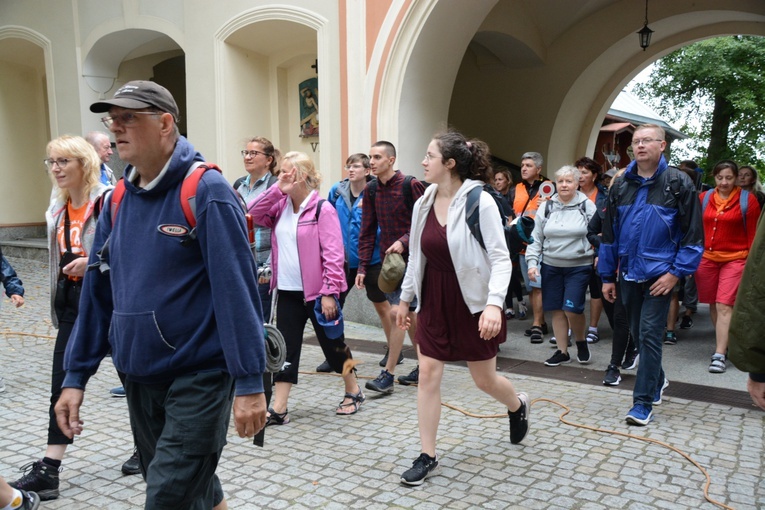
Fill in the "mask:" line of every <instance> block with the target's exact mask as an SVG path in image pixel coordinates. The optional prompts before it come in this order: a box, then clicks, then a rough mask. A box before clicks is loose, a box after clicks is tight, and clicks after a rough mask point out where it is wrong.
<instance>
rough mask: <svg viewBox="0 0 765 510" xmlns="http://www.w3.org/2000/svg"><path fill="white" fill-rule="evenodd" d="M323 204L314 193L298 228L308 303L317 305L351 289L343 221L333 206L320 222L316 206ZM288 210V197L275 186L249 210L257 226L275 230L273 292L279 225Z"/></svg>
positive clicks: (325, 208)
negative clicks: (323, 298)
mask: <svg viewBox="0 0 765 510" xmlns="http://www.w3.org/2000/svg"><path fill="white" fill-rule="evenodd" d="M319 200H320V197H319V194H318V193H313V195H312V196H311V199H310V200H309V201H308V205H306V208H305V209H304V210H303V212H302V213H301V215H300V218H299V219H298V224H297V249H298V257H299V259H300V274H301V279H302V282H303V294H304V295H305V300H306V301H313V300H315V299H316V298H317V297H319V296H335V297H339V296H340V293H341V292H344V291H345V290H346V289H347V288H348V284H347V283H346V281H345V271H344V269H343V263H344V261H345V252H344V248H343V234H342V231H341V230H340V221H339V220H338V219H337V212H336V211H335V208H334V207H332V205H331V204H324V205H322V208H321V212H320V213H319V218H318V221H317V220H316V206H317V204H318V202H319ZM286 207H289V201H288V197H287V195H285V194H284V193H282V190H280V189H279V186H271V187H270V188H269V189H268V191H267V192H265V193H263V194H261V195H260V196H259V197H258V198H256V199H255V200H254V201H252V202H251V203H250V204H249V205H248V207H247V208H248V212H249V213H250V214H251V215H252V219H253V221H254V222H255V223H256V224H258V225H262V226H264V227H266V228H270V229H271V272H272V277H271V291H272V292H273V290H274V289H276V288H277V285H278V283H277V281H276V280H277V275H278V274H279V271H278V269H279V243H278V242H277V239H276V224H277V223H278V222H279V218H280V217H281V215H282V213H283V212H284V209H285V208H286Z"/></svg>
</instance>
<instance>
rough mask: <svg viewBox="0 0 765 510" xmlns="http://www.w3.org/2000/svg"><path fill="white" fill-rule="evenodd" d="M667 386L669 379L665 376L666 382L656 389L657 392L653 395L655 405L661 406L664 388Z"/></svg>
mask: <svg viewBox="0 0 765 510" xmlns="http://www.w3.org/2000/svg"><path fill="white" fill-rule="evenodd" d="M667 386H669V380H668V379H667V378H666V377H665V378H664V383H663V384H662V385H661V387H660V388H659V389H658V390H656V394H655V395H654V396H653V405H655V406H660V405H661V397H662V395H664V390H666V389H667Z"/></svg>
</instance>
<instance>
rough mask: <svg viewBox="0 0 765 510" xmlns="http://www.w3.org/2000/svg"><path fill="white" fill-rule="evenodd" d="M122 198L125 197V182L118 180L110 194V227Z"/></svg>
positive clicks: (115, 218) (115, 217)
mask: <svg viewBox="0 0 765 510" xmlns="http://www.w3.org/2000/svg"><path fill="white" fill-rule="evenodd" d="M124 196H125V181H124V180H123V179H120V180H119V181H117V184H115V185H114V189H113V190H112V193H111V212H112V227H114V222H115V221H116V220H117V211H118V210H119V208H120V202H122V197H124ZM102 209H103V207H102Z"/></svg>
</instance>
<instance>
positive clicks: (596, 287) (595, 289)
mask: <svg viewBox="0 0 765 510" xmlns="http://www.w3.org/2000/svg"><path fill="white" fill-rule="evenodd" d="M602 298H603V280H601V279H600V275H599V274H598V272H597V271H596V270H594V269H593V271H592V274H591V275H590V299H602Z"/></svg>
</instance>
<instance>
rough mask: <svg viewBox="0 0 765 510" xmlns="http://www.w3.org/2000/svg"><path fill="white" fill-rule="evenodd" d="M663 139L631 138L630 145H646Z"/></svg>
mask: <svg viewBox="0 0 765 510" xmlns="http://www.w3.org/2000/svg"><path fill="white" fill-rule="evenodd" d="M661 141H663V140H659V139H658V138H638V139H637V140H632V146H633V147H637V146H638V145H648V144H649V143H651V142H661Z"/></svg>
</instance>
